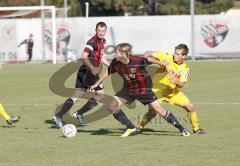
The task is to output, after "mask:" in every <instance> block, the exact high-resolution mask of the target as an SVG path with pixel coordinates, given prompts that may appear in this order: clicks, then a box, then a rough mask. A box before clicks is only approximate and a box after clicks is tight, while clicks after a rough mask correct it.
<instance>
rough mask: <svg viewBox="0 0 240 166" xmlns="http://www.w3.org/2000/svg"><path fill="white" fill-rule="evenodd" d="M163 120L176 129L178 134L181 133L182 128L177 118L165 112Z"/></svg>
mask: <svg viewBox="0 0 240 166" xmlns="http://www.w3.org/2000/svg"><path fill="white" fill-rule="evenodd" d="M164 118H165V120H166V121H167V122H168V123H171V124H172V125H173V126H175V127H176V128H178V130H179V131H180V132H181V131H183V129H184V127H183V126H182V125H181V124H180V123H179V121H178V120H177V118H176V117H175V116H174V115H173V114H172V113H171V112H169V111H167V114H166V115H165V117H164Z"/></svg>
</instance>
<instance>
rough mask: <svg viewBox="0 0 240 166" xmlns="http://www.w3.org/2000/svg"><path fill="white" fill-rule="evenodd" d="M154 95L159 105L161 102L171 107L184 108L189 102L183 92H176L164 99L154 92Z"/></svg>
mask: <svg viewBox="0 0 240 166" xmlns="http://www.w3.org/2000/svg"><path fill="white" fill-rule="evenodd" d="M154 93H155V95H156V96H157V98H158V101H159V102H160V103H162V101H165V102H167V103H169V104H172V105H179V106H185V105H187V104H188V103H189V102H190V101H189V99H188V97H187V96H186V95H185V94H184V93H183V92H177V93H174V94H171V95H168V96H165V97H163V96H162V94H161V93H159V92H154Z"/></svg>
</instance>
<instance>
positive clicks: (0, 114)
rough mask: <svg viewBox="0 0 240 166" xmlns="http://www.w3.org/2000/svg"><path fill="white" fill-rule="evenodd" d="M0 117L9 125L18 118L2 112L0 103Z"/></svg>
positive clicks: (0, 66)
mask: <svg viewBox="0 0 240 166" xmlns="http://www.w3.org/2000/svg"><path fill="white" fill-rule="evenodd" d="M1 68H2V65H1V64H0V69H1ZM0 116H2V117H3V118H4V119H5V120H6V122H7V123H8V124H9V125H12V124H13V123H16V122H18V121H19V119H20V117H19V116H9V115H8V113H7V112H6V111H5V110H4V108H3V105H2V103H0Z"/></svg>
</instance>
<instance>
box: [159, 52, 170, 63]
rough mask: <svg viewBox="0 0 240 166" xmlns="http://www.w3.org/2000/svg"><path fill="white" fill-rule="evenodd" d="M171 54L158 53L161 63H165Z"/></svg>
mask: <svg viewBox="0 0 240 166" xmlns="http://www.w3.org/2000/svg"><path fill="white" fill-rule="evenodd" d="M168 56H169V54H168V53H164V52H160V51H159V52H157V59H158V60H160V61H164V60H167V59H168V58H167V57H168Z"/></svg>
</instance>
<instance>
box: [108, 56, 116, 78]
mask: <svg viewBox="0 0 240 166" xmlns="http://www.w3.org/2000/svg"><path fill="white" fill-rule="evenodd" d="M115 62H116V61H115V59H113V60H112V61H111V63H110V65H109V66H108V75H110V74H112V73H116V69H115Z"/></svg>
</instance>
